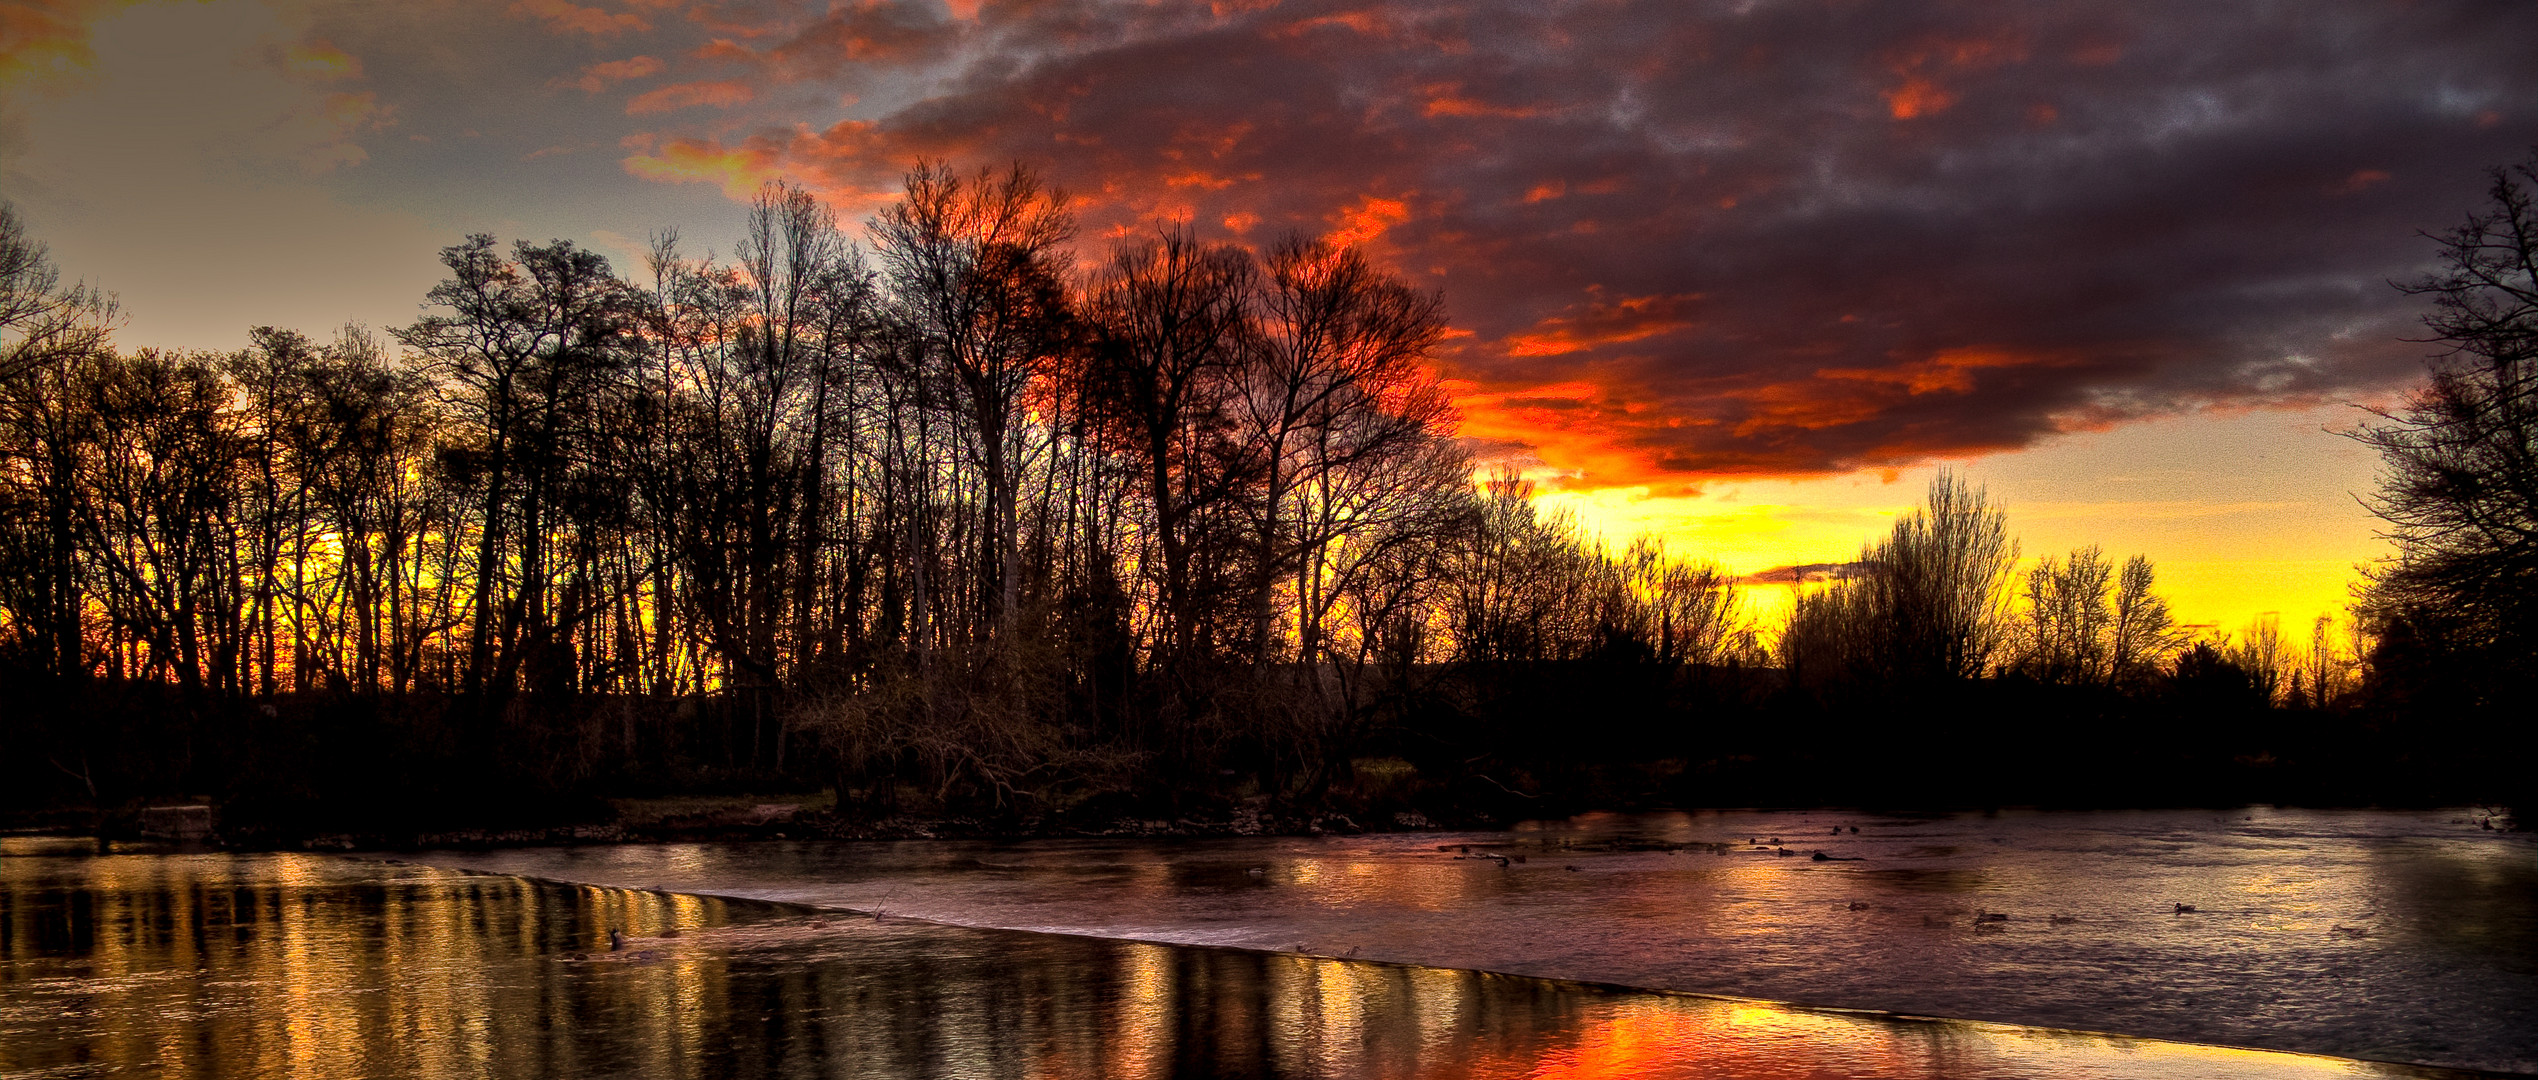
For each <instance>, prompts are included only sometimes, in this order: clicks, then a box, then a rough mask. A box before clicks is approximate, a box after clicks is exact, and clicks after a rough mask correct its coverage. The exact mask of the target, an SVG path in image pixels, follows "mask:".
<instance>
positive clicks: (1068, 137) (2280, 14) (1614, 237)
mask: <svg viewBox="0 0 2538 1080" xmlns="http://www.w3.org/2000/svg"><path fill="white" fill-rule="evenodd" d="M720 17H723V18H733V17H734V16H733V13H732V12H730V11H724V12H721V13H720ZM754 34H755V36H754V37H751V38H749V39H747V40H746V41H743V42H742V44H741V45H737V46H732V48H734V49H739V50H741V51H746V52H748V53H749V54H750V55H749V57H748V58H746V59H745V60H743V59H735V61H734V63H735V65H736V66H737V67H750V66H754V69H756V70H760V71H766V70H769V69H771V68H775V69H780V70H781V72H782V77H783V78H785V79H787V80H791V81H799V80H803V79H817V78H827V77H834V78H836V79H838V80H840V81H841V83H843V82H845V81H848V80H863V79H869V78H871V77H872V75H873V73H874V70H875V66H876V65H890V64H903V65H915V66H907V67H905V68H903V70H904V72H905V73H906V77H908V78H919V77H922V78H926V79H933V80H937V81H935V82H933V83H931V84H930V90H929V91H928V92H926V93H923V94H919V95H914V96H912V97H911V99H910V102H909V103H907V104H904V105H898V106H894V107H892V108H890V109H888V110H887V111H885V112H882V113H880V114H878V115H873V116H871V117H869V118H868V119H865V120H860V121H851V122H847V123H842V124H837V125H835V126H833V127H829V128H826V129H817V128H812V127H802V126H793V127H784V126H778V127H771V128H765V129H760V130H757V131H755V132H754V133H753V132H750V131H739V132H726V133H721V134H714V133H704V134H695V135H691V136H689V137H687V138H683V139H682V138H679V137H678V136H679V134H680V133H678V132H676V131H670V132H663V133H661V136H660V138H659V140H658V141H657V143H656V144H654V145H652V146H650V148H649V149H648V150H647V152H646V153H645V154H644V155H643V156H641V157H640V158H639V159H638V160H637V161H636V162H633V163H630V164H631V165H632V166H633V167H637V168H638V169H640V170H644V171H649V172H651V173H654V174H657V175H670V176H680V175H687V176H698V177H704V176H712V177H713V178H716V179H722V180H726V181H729V180H730V179H731V178H732V177H734V176H741V175H759V174H785V175H791V176H794V177H797V178H800V179H803V180H805V181H808V182H813V183H817V184H821V185H825V186H828V187H830V188H832V189H833V190H836V191H840V192H856V193H872V192H879V191H885V190H887V189H888V188H889V186H890V183H891V179H892V178H893V177H894V176H895V175H896V174H897V173H898V172H899V171H900V170H901V169H903V168H905V166H906V165H907V164H908V162H909V160H910V159H911V158H913V157H914V156H917V155H935V156H948V157H951V158H953V159H955V160H956V161H960V162H963V163H969V164H978V163H987V162H992V161H998V160H1002V159H1006V158H1022V159H1025V160H1029V161H1032V162H1035V163H1038V164H1040V165H1042V166H1043V167H1044V168H1046V169H1047V170H1048V171H1049V172H1050V173H1052V174H1053V175H1054V176H1055V177H1056V178H1057V179H1058V180H1059V181H1061V182H1062V183H1064V184H1065V185H1066V186H1068V187H1069V188H1071V189H1072V190H1074V191H1075V192H1077V193H1078V194H1079V195H1081V196H1083V197H1084V199H1085V205H1084V210H1085V215H1086V220H1087V223H1088V226H1089V227H1088V228H1087V230H1086V233H1087V236H1088V237H1091V238H1093V239H1096V240H1098V239H1099V238H1100V237H1101V236H1102V235H1103V234H1104V233H1105V232H1106V231H1109V230H1114V229H1120V228H1129V227H1134V226H1135V224H1136V223H1138V222H1139V221H1141V220H1143V219H1146V218H1150V217H1153V216H1157V215H1187V216H1190V217H1193V218H1195V219H1197V220H1198V221H1200V222H1201V223H1202V224H1205V225H1207V226H1209V227H1211V228H1217V229H1222V230H1223V231H1224V233H1225V234H1226V235H1232V236H1236V237H1239V238H1241V239H1244V240H1246V241H1259V240H1264V239H1266V238H1268V237H1269V236H1272V235H1274V234H1275V233H1276V232H1278V231H1280V230H1285V229H1290V228H1294V229H1303V230H1306V231H1311V232H1317V233H1320V232H1336V233H1338V234H1340V235H1342V236H1344V237H1346V238H1350V239H1353V240H1356V241H1358V242H1361V243H1364V244H1366V245H1367V246H1368V247H1369V248H1370V250H1372V251H1374V252H1375V253H1376V254H1378V255H1380V256H1382V257H1383V258H1385V259H1387V260H1389V261H1390V262H1391V263H1392V264H1393V265H1394V266H1395V267H1397V268H1398V269H1400V270H1401V271H1403V272H1404V273H1406V274H1409V275H1411V276H1412V277H1414V278H1416V279H1418V280H1420V281H1422V282H1424V283H1426V284H1428V285H1430V286H1432V287H1436V288H1441V289H1443V290H1444V292H1445V295H1446V299H1447V303H1448V306H1449V308H1450V309H1451V310H1452V312H1453V314H1454V318H1455V322H1456V325H1457V327H1458V328H1459V329H1460V330H1463V331H1468V335H1467V336H1463V337H1458V338H1457V339H1455V341H1454V343H1453V345H1454V348H1453V350H1452V351H1451V353H1450V355H1449V356H1448V357H1447V366H1448V373H1449V374H1450V375H1451V376H1452V377H1453V378H1455V379H1456V380H1458V384H1457V385H1458V389H1459V391H1460V397H1461V400H1462V402H1463V405H1464V410H1465V414H1466V420H1467V426H1468V428H1469V430H1470V431H1471V433H1472V434H1474V435H1475V436H1476V437H1479V438H1483V439H1488V440H1494V441H1495V444H1496V445H1499V446H1502V447H1505V448H1508V449H1510V450H1511V451H1512V452H1513V453H1515V454H1517V455H1519V456H1521V455H1522V454H1524V453H1526V452H1530V453H1532V454H1533V455H1536V456H1538V457H1540V458H1541V459H1543V460H1545V461H1547V462H1549V463H1551V464H1552V465H1555V466H1560V467H1566V468H1572V469H1577V470H1581V471H1583V472H1584V474H1585V475H1584V476H1583V477H1581V481H1582V482H1583V483H1585V484H1589V485H1602V484H1616V483H1638V482H1651V481H1660V482H1661V481H1665V480H1667V479H1668V478H1673V479H1676V480H1691V479H1694V478H1697V477H1699V476H1703V475H1731V474H1756V473H1770V474H1785V473H1793V472H1809V471H1822V470H1833V469H1844V468H1852V467H1859V466H1869V465H1888V464H1894V463H1900V462H1905V461H1910V460H1914V459H1918V458H1922V457H1926V456H1930V455H1945V454H1960V453H1967V452H1974V451H1982V450H1989V449H1999V448H2008V447H2015V446H2019V445H2023V444H2026V443H2028V442H2031V441H2033V440H2035V439H2037V438H2039V437H2042V436H2044V435H2047V434H2049V433H2052V432H2055V431H2058V430H2066V429H2069V428H2072V427H2077V426H2087V425H2093V424H2103V423H2111V422H2119V421H2121V420H2124V419H2127V418H2131V417H2137V416H2143V415H2152V414H2158V413H2163V412H2173V411H2178V410H2187V409H2195V408H2202V407H2209V406H2222V407H2230V406H2243V405H2267V404H2282V403H2305V402H2311V401H2315V400H2318V399H2320V398H2324V397H2334V396H2338V395H2348V394H2354V393H2358V392H2363V391H2366V390H2369V389H2372V388H2379V387H2385V386H2388V385H2391V384H2393V383H2395V382H2397V381H2400V380H2403V379H2405V378H2407V377H2409V376H2411V375H2412V374H2413V373H2414V372H2415V371H2417V370H2418V368H2419V363H2420V359H2421V357H2422V355H2423V353H2424V349H2425V347H2424V346H2422V345H2418V344H2409V343H2405V342H2401V341H2398V340H2396V339H2397V338H2398V337H2400V336H2401V335H2404V334H2406V333H2407V332H2408V331H2409V328H2410V325H2411V319H2412V316H2413V313H2414V311H2415V304H2414V302H2412V301H2410V300H2408V299H2407V298H2405V297H2402V296H2400V295H2398V294H2397V293H2396V292H2395V291H2394V290H2393V289H2391V288H2390V287H2389V286H2388V284H2387V282H2388V280H2389V279H2392V278H2396V279H2403V278H2407V277H2410V276H2412V275H2413V274H2415V273H2417V272H2419V271H2420V269H2421V266H2422V264H2423V261H2424V260H2425V259H2426V258H2427V256H2428V255H2429V253H2430V250H2431V249H2430V245H2429V244H2428V243H2427V242H2425V241H2424V240H2422V239H2421V238H2420V237H2419V236H2417V235H2416V232H2417V230H2419V229H2434V230H2438V229H2441V228H2445V227H2447V226H2448V225H2450V224H2452V223H2454V222H2455V221H2456V220H2458V219H2459V218H2460V216H2461V215H2462V214H2464V213H2465V212H2466V211H2467V210H2468V209H2470V208H2471V207H2473V206H2474V205H2476V203H2477V202H2478V201H2479V200H2480V198H2481V191H2482V170H2483V169H2484V168H2485V167H2486V166H2490V165H2493V164H2497V163H2500V162H2503V161H2506V160H2511V159H2514V158H2517V157H2519V156H2520V155H2521V154H2523V153H2524V152H2525V150H2526V147H2527V146H2528V145H2529V143H2530V142H2531V141H2532V140H2533V137H2538V63H2532V62H2531V58H2532V57H2538V5H2530V4H2527V3H2523V2H2512V3H2473V2H2422V3H2412V4H2397V3H2385V2H2379V0H2369V2H2359V0H2356V2H2325V0H2320V2H2305V3H2296V4H2229V5H2219V4H2209V3H2201V2H2176V3H2133V4H2124V5H2092V6H2085V7H2084V6H2080V5H2037V4H2023V3H1991V4H1974V3H1923V4H1909V5H1870V4H1853V3H1821V2H1806V3H1799V2H1789V3H1771V2H1747V3H1712V4H1699V3H1683V2H1679V0H1656V2H1649V3H1627V2H1616V3H1601V2H1573V3H1541V2H1535V0H1525V2H1507V3H1478V4H1452V5H1443V4H1436V5H1412V4H1355V5H1351V4H1339V3H1276V2H1262V3H1220V4H1217V5H1214V6H1213V7H1212V8H1209V7H1197V6H1191V5H1154V6H1150V5H1145V4H1116V5H1113V4H1101V3H1084V2H1062V0H1049V2H1037V3H1028V2H1025V3H1009V4H1008V3H995V2H992V0H991V2H989V3H987V4H986V5H985V6H984V7H983V8H982V9H980V10H979V11H978V12H977V16H976V18H975V19H974V20H971V19H963V18H956V17H948V16H946V15H944V14H941V13H938V12H935V11H933V10H932V9H919V8H914V7H910V6H907V5H901V4H862V5H847V6H844V7H840V8H838V9H836V11H834V12H830V13H826V14H821V15H817V16H812V15H805V16H803V17H801V18H800V19H799V20H798V22H795V23H782V24H769V25H766V26H763V27H760V28H758V29H757V30H756V31H754ZM748 41H755V42H758V44H755V45H751V44H748ZM824 70H825V71H831V72H833V73H834V74H833V75H823V74H820V73H821V72H823V71H824ZM717 169H719V170H722V171H720V172H716V171H715V170H717Z"/></svg>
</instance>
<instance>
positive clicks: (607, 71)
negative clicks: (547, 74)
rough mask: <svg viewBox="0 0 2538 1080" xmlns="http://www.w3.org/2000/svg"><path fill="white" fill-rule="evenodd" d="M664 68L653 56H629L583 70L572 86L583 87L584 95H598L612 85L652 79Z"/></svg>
mask: <svg viewBox="0 0 2538 1080" xmlns="http://www.w3.org/2000/svg"><path fill="white" fill-rule="evenodd" d="M662 66H663V65H662V63H661V61H660V59H659V58H658V57H652V56H629V57H627V58H625V59H623V60H609V61H605V62H602V63H597V64H592V65H590V66H589V67H586V68H583V69H582V74H581V77H580V78H577V79H574V80H573V81H572V83H571V85H573V86H578V87H581V88H582V92H584V93H588V94H596V93H598V92H600V91H601V90H604V89H607V87H608V84H610V83H619V82H625V81H626V80H628V79H648V78H651V77H652V76H654V75H658V74H660V73H661V69H662Z"/></svg>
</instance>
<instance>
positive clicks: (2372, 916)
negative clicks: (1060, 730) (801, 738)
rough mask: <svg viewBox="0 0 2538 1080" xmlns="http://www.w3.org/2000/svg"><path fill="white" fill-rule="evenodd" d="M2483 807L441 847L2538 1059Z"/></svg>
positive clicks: (2533, 1015)
mask: <svg viewBox="0 0 2538 1080" xmlns="http://www.w3.org/2000/svg"><path fill="white" fill-rule="evenodd" d="M2478 817H2479V815H2474V814H2471V813H2467V812H2459V811H2452V812H2442V813H2412V812H2383V811H2297V810H2268V809H2253V810H2240V811H2230V812H2226V813H2222V812H2208V811H2176V812H2090V813H2008V812H2004V813H2000V814H1997V815H1980V814H1967V815H1954V816H1928V817H1902V816H1881V815H1870V814H1848V813H1829V812H1811V813H1769V812H1728V813H1703V814H1657V815H1635V816H1610V815H1608V816H1597V817H1590V818H1582V819H1577V820H1574V821H1568V822H1558V823H1545V824H1538V825H1533V826H1528V827H1526V828H1524V829H1521V830H1518V831H1514V832H1506V833H1473V834H1455V835H1442V834H1433V833H1426V834H1390V835H1379V836H1364V837H1325V838H1318V839H1315V838H1273V839H1229V840H1197V841H1180V842H1172V841H1152V840H1063V841H1034V842H1027V843H991V842H969V841H962V842H933V841H927V842H907V843H896V844H820V843H789V844H788V843H766V844H732V845H712V844H703V845H668V846H657V847H656V846H628V847H595V848H576V849H533V850H525V851H506V852H492V853H479V854H471V853H440V854H435V855H432V856H430V858H431V859H433V860H435V861H440V862H445V863H447V864H452V865H468V866H476V867H482V868H487V869H496V870H505V871H510V872H516V873H523V874H532V875H538V876H545V877H553V878H561V879H567V880H574V881H589V882H602V883H608V884H616V885H628V886H658V887H661V888H667V889H677V890H690V891H700V892H711V893H716V894H721V895H732V896H746V897H754V898H762V899H769V900H780V901H787V902H793V903H801V904H808V905H814V906H821V907H831V908H840V909H853V910H864V911H871V910H884V911H889V912H893V913H898V914H902V915H906V916H912V917H918V918H924V919H930V920H939V921H942V922H948V923H955V924H960V925H966V926H988V927H1002V928H1016V929H1028V930H1042V931H1057V932H1063V933H1070V934H1085V935H1094V936H1101V937H1114V938H1125V939H1133V940H1140V941H1156V942H1172V943H1189V944H1208V945H1229V946H1238V947H1244V948H1256V949H1275V950H1285V951H1290V952H1296V951H1303V952H1311V953H1316V954H1323V955H1355V956H1358V957H1361V958H1369V959H1382V960H1390V961H1398V962H1403V963H1414V964H1423V965H1433V966H1439V967H1453V968H1472V969H1480V970H1488V971H1498V972H1510V973H1517V974H1524V975H1534V976H1543V977H1551V978H1562V979H1576V980H1585V981H1593V982H1611V983H1621V984H1627V985H1632V986H1643V987H1657V988H1665V989H1672V990H1684V991H1698V992H1708V993H1720V994H1733V995H1744V996H1750V997H1758V998H1768V999H1777V1000H1787V1001H1799V1002H1807V1003H1812V1004H1821V1005H1830V1006H1842V1007H1851V1008H1862V1009H1881V1010H1892V1011H1897V1012H1906V1013H1916V1014H1924V1015H1933V1016H1952V1017H1965V1018H1973V1019H1981V1020H1992V1021H2004V1022H2011V1023H2019V1024H2029V1025H2039V1026H2050V1027H2061V1028H2074V1029H2082V1030H2090V1031H2113V1032H2121V1033H2124V1034H2128V1035H2142V1036H2153V1037H2158V1038H2165V1039H2175V1040H2184V1041H2194V1042H2209V1043H2226V1044H2232V1045H2240V1046H2260V1047H2272V1048H2278V1049H2285V1050H2293V1051H2300V1052H2307V1053H2322V1054H2336V1055H2343V1056H2351V1057H2362V1058H2376V1059H2383V1060H2394V1061H2413V1062H2424V1063H2433V1064H2441V1065H2449V1066H2455V1067H2469V1068H2484V1069H2493V1070H2499V1071H2517V1072H2533V1073H2538V838H2534V837H2531V836H2527V835H2510V834H2502V833H2496V832H2492V831H2487V830H2484V829H2480V828H2479V827H2478V826H2477V819H2478ZM1854 827H1855V828H1856V829H1857V830H1858V831H1857V832H1852V831H1851V830H1852V829H1853V828H1854ZM1749 841H1755V842H1758V843H1749ZM1466 848H1468V850H1465V849H1466ZM1818 851H1821V852H1823V853H1824V854H1825V856H1826V860H1827V861H1817V860H1816V859H1814V858H1813V853H1815V852H1818ZM1784 852H1785V854H1784ZM1502 856H1503V857H1504V861H1503V862H1502V859H1501V857H1502ZM1517 859H1522V860H1523V861H1522V862H1518V861H1516V860H1517ZM1853 860H1856V861H1853ZM2179 905H2186V906H2191V907H2192V908H2193V909H2194V910H2193V911H2192V912H2186V913H2181V912H2179V911H2178V910H2177V908H2178V906H2179Z"/></svg>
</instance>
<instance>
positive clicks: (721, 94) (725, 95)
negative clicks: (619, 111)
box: [626, 80, 758, 116]
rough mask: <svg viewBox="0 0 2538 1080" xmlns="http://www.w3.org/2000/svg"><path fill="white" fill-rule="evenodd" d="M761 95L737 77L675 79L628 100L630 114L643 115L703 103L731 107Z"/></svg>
mask: <svg viewBox="0 0 2538 1080" xmlns="http://www.w3.org/2000/svg"><path fill="white" fill-rule="evenodd" d="M757 96H758V92H757V91H756V90H754V89H752V88H751V87H750V86H749V84H748V83H745V82H740V81H737V80H724V81H721V82H691V83H672V84H670V85H668V86H664V87H662V88H660V89H658V90H649V91H645V92H644V93H641V94H637V95H635V97H634V100H631V101H628V102H626V113H627V115H629V116H641V115H643V114H645V113H659V112H671V111H673V110H677V109H692V108H695V107H696V106H699V105H719V106H723V107H725V108H728V107H730V106H733V105H742V104H746V103H748V102H749V101H751V100H752V99H755V98H756V97H757Z"/></svg>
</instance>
